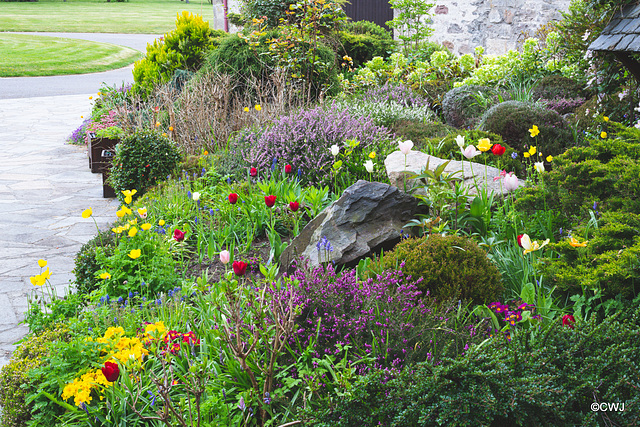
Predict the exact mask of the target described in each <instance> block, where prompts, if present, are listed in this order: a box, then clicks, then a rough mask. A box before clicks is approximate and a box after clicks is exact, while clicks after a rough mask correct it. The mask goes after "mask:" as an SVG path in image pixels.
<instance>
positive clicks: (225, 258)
mask: <svg viewBox="0 0 640 427" xmlns="http://www.w3.org/2000/svg"><path fill="white" fill-rule="evenodd" d="M230 260H231V254H230V253H229V251H222V252H220V262H221V263H223V264H225V265H226V264H229V261H230Z"/></svg>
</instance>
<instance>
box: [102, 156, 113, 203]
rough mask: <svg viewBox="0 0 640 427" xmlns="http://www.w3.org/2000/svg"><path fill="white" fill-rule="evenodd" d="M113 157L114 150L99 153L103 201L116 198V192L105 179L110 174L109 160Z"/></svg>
mask: <svg viewBox="0 0 640 427" xmlns="http://www.w3.org/2000/svg"><path fill="white" fill-rule="evenodd" d="M114 155H115V148H114V149H111V150H102V152H101V153H100V159H101V162H102V164H103V165H105V166H103V167H102V170H101V172H102V197H103V198H105V199H112V198H114V197H116V192H115V190H114V189H113V187H111V186H110V185H109V184H107V179H108V178H109V173H110V172H111V159H112V157H113V156H114Z"/></svg>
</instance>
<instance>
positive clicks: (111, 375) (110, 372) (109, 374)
mask: <svg viewBox="0 0 640 427" xmlns="http://www.w3.org/2000/svg"><path fill="white" fill-rule="evenodd" d="M102 375H104V377H105V378H106V379H107V381H109V382H110V383H112V382H114V381H115V380H117V379H118V377H119V376H120V368H118V364H117V363H114V362H105V364H104V368H102Z"/></svg>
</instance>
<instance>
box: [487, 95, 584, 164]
mask: <svg viewBox="0 0 640 427" xmlns="http://www.w3.org/2000/svg"><path fill="white" fill-rule="evenodd" d="M533 125H536V126H538V129H539V130H540V134H539V135H538V136H536V138H535V139H533V138H531V135H530V133H529V129H531V128H532V127H533ZM480 129H482V130H486V131H488V132H493V133H496V134H498V135H500V136H502V139H503V140H504V142H506V143H507V144H509V145H510V146H511V147H513V148H514V149H515V150H517V151H519V152H522V151H526V150H527V149H528V146H529V145H535V146H537V149H538V152H539V153H543V155H544V156H548V155H552V156H555V155H558V154H560V153H562V152H564V151H565V150H566V149H567V148H569V147H571V146H572V145H573V143H574V139H573V133H572V131H571V128H570V127H569V125H568V124H567V122H566V121H565V120H564V119H563V118H562V116H560V115H559V114H558V113H556V112H555V111H551V110H547V109H546V108H544V107H540V106H538V105H535V104H529V103H525V102H520V101H507V102H503V103H500V104H498V105H495V106H493V107H491V108H490V109H489V110H488V111H487V112H486V113H485V114H484V115H483V116H482V121H481V123H480Z"/></svg>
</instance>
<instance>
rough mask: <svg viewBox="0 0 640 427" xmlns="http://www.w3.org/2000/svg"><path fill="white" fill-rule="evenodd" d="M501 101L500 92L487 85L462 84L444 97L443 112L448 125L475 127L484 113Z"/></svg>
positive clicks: (461, 127)
mask: <svg viewBox="0 0 640 427" xmlns="http://www.w3.org/2000/svg"><path fill="white" fill-rule="evenodd" d="M499 101H500V92H499V91H498V90H496V89H494V88H490V87H487V86H473V85H472V86H460V87H456V88H453V89H451V90H450V91H449V92H447V94H446V95H445V96H444V98H443V99H442V114H443V115H444V118H445V120H446V122H447V124H448V125H450V126H453V127H456V128H460V129H463V128H472V127H475V126H476V125H477V124H478V122H479V121H480V118H481V117H482V114H483V113H484V112H485V111H486V110H487V109H488V108H489V107H491V106H492V105H495V104H497V103H498V102H499Z"/></svg>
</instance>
